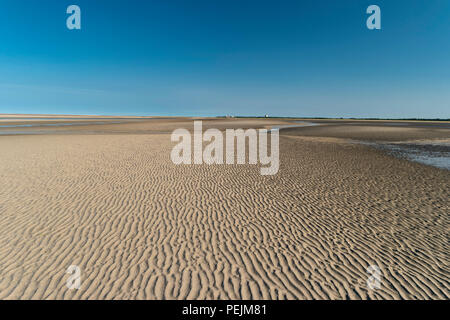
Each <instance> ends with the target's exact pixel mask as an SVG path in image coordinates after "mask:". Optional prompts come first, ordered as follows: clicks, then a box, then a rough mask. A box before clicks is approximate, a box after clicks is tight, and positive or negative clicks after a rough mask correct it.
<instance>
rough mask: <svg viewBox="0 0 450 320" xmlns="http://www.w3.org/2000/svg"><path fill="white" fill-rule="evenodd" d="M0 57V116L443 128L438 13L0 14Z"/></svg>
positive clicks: (431, 7)
mask: <svg viewBox="0 0 450 320" xmlns="http://www.w3.org/2000/svg"><path fill="white" fill-rule="evenodd" d="M71 4H77V5H79V6H80V8H81V15H82V22H81V25H82V29H81V30H68V29H67V28H66V19H67V17H68V14H66V8H67V7H68V6H69V5H71ZM371 4H377V5H378V6H379V7H380V8H381V19H382V21H381V27H382V29H381V30H368V29H367V27H366V19H367V17H368V15H367V14H366V13H365V11H366V8H367V7H368V6H369V5H371ZM0 46H1V49H0V113H52V114H111V115H203V116H216V115H224V114H235V115H263V114H266V113H268V114H270V115H274V116H307V117H313V116H322V117H394V118H397V117H401V118H409V117H419V118H430V117H433V118H435V117H440V118H450V1H448V0H421V1H417V0H414V1H402V0H396V1H379V0H371V1H364V0H360V1H358V0H342V1H331V0H330V1H325V0H315V1H313V0H311V1H300V0H298V1H283V0H279V1H264V0H258V1H254V0H240V1H237V0H201V1H200V0H199V1H196V0H190V1H187V0H185V1H175V0H165V1H162V0H161V1H150V0H148V1H142V0H128V1H125V0H123V1H111V0H109V1H106V0H95V1H93V0H88V1H85V0H70V1H64V0H53V1H51V0H39V1H37V0H0Z"/></svg>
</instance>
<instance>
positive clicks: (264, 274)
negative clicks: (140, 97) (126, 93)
mask: <svg viewBox="0 0 450 320" xmlns="http://www.w3.org/2000/svg"><path fill="white" fill-rule="evenodd" d="M183 121H185V122H184V124H187V123H189V121H188V120H183ZM245 121H247V122H245ZM258 124H259V125H260V126H264V123H261V122H251V121H249V120H242V122H239V121H237V122H236V121H234V120H229V121H228V120H221V121H217V122H213V123H212V124H211V125H213V126H216V127H222V128H223V127H228V126H231V127H233V126H238V127H239V126H243V127H246V126H252V125H258ZM127 126H128V127H127V129H126V130H128V131H127V132H128V134H120V132H124V131H125V127H124V125H122V124H115V125H111V128H109V127H102V128H103V129H101V130H103V131H107V129H108V128H109V129H108V130H112V131H114V132H109V133H108V132H106V133H104V134H83V131H82V128H81V127H80V128H78V129H77V130H80V131H79V132H78V133H79V134H64V135H40V136H36V135H31V136H2V137H0V148H1V150H2V155H1V157H0V177H1V181H2V183H1V184H0V199H1V200H0V218H1V220H0V299H368V298H370V299H392V298H394V299H400V298H402V299H430V298H431V299H448V298H450V282H449V279H450V265H449V264H450V256H449V252H450V245H449V238H450V237H449V236H450V234H449V230H450V228H449V227H450V217H449V212H450V210H449V209H450V208H449V201H448V199H449V181H450V173H449V171H448V170H440V169H437V168H433V167H429V166H425V165H422V164H418V163H414V162H408V161H406V160H403V159H397V158H395V157H392V156H390V155H389V154H386V153H383V152H382V151H380V150H376V149H372V148H370V147H368V146H364V145H358V144H354V143H349V142H348V141H347V140H345V139H344V138H346V137H344V138H343V137H339V136H337V137H332V134H331V133H333V132H331V133H330V136H329V137H326V136H324V134H323V132H322V130H326V129H324V126H323V127H321V126H318V127H311V128H304V129H302V128H300V129H290V130H287V131H286V133H284V134H283V131H282V134H281V136H280V170H279V173H278V174H277V175H276V176H261V175H260V171H259V168H258V167H257V166H253V165H234V166H230V165H212V166H208V165H192V166H176V165H174V164H173V163H172V162H171V161H170V151H171V148H172V147H173V145H174V144H173V143H171V142H170V134H168V133H167V132H170V130H172V129H173V128H176V127H180V123H177V122H175V124H170V123H169V122H164V121H163V120H161V122H159V123H158V124H157V125H153V124H152V125H151V126H146V125H145V124H142V123H136V124H128V125H127ZM117 127H120V128H121V129H120V130H119V129H117ZM181 127H182V126H181ZM394 129H396V130H401V128H394ZM90 130H91V131H92V130H93V131H95V130H97V129H95V128H94V129H92V128H91V129H90ZM99 130H100V129H99ZM314 130H320V132H319V133H315V134H314ZM336 130H337V128H336ZM119 131H120V132H119ZM153 131H154V132H153ZM338 131H339V130H338ZM344 131H345V130H344ZM344 131H343V132H344ZM347 131H348V130H347ZM302 132H303V133H304V132H306V133H305V134H303V133H302ZM311 132H312V133H311ZM316 132H317V131H316ZM347 133H348V132H347ZM364 134H367V132H364ZM382 134H383V135H386V134H387V133H386V131H383V132H382ZM402 134H403V133H402ZM415 134H416V133H415ZM70 265H77V266H79V267H80V269H81V277H82V278H81V280H82V281H81V289H80V290H69V289H68V288H67V286H66V280H67V278H68V277H69V275H68V274H66V270H67V268H68V267H69V266H70ZM370 265H376V266H378V267H379V268H380V269H381V272H382V276H383V277H382V282H381V287H380V289H377V290H369V289H368V287H367V283H366V281H367V279H368V277H369V274H368V273H367V271H366V268H367V267H368V266H370Z"/></svg>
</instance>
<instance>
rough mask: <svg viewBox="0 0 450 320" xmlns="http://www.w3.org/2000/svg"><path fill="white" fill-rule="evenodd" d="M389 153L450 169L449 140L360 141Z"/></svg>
mask: <svg viewBox="0 0 450 320" xmlns="http://www.w3.org/2000/svg"><path fill="white" fill-rule="evenodd" d="M360 143H362V144H365V145H369V146H371V147H374V148H377V149H382V150H385V151H387V152H388V153H390V154H392V155H394V156H397V157H400V158H404V159H408V160H410V161H415V162H419V163H422V164H426V165H429V166H433V167H437V168H440V169H446V170H450V143H449V142H448V141H440V140H435V141H426V142H425V141H421V142H404V143H381V142H380V143H375V142H360Z"/></svg>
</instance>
